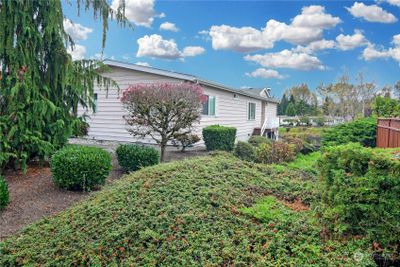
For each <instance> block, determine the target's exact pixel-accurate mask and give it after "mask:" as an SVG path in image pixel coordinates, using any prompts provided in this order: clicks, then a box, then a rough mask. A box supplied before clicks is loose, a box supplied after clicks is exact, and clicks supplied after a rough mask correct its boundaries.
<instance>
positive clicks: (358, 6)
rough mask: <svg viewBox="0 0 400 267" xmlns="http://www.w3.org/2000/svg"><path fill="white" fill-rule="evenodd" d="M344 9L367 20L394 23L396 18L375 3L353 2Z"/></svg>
mask: <svg viewBox="0 0 400 267" xmlns="http://www.w3.org/2000/svg"><path fill="white" fill-rule="evenodd" d="M346 9H347V10H348V11H349V12H350V13H351V14H352V15H353V16H354V17H356V18H363V19H365V20H366V21H369V22H380V23H395V22H396V21H397V18H396V17H395V16H394V15H393V14H392V13H389V12H387V11H385V10H383V9H382V8H381V7H380V6H377V5H369V6H368V5H365V4H364V3H359V2H355V3H354V4H353V6H351V7H346Z"/></svg>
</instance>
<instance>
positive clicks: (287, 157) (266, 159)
mask: <svg viewBox="0 0 400 267" xmlns="http://www.w3.org/2000/svg"><path fill="white" fill-rule="evenodd" d="M256 153H257V161H259V162H261V163H283V162H289V161H293V160H294V159H295V157H296V153H295V148H294V146H293V145H290V144H287V143H285V142H282V141H276V142H273V143H272V144H263V145H260V146H259V147H258V148H257V151H256Z"/></svg>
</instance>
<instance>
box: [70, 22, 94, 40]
mask: <svg viewBox="0 0 400 267" xmlns="http://www.w3.org/2000/svg"><path fill="white" fill-rule="evenodd" d="M63 24H64V30H65V32H66V33H68V34H69V35H70V36H71V38H72V39H73V40H74V41H79V40H86V39H87V38H88V35H89V33H91V32H93V29H91V28H88V27H85V26H82V25H81V24H78V23H73V22H72V21H71V20H69V19H64V21H63Z"/></svg>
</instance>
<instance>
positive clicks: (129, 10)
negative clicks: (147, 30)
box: [111, 0, 165, 27]
mask: <svg viewBox="0 0 400 267" xmlns="http://www.w3.org/2000/svg"><path fill="white" fill-rule="evenodd" d="M154 2H155V0H125V16H126V17H127V18H128V20H129V21H131V22H133V23H134V24H136V25H140V26H145V27H150V26H151V24H152V23H153V21H154V17H165V14H164V13H161V14H160V15H157V14H156V12H155V10H154ZM119 4H120V0H113V1H112V3H111V8H112V9H114V10H116V9H117V8H118V6H119Z"/></svg>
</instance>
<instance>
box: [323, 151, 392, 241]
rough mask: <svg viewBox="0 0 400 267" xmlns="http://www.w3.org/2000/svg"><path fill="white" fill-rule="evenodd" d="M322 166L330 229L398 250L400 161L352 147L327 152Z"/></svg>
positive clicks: (324, 198) (325, 215)
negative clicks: (369, 239) (361, 236)
mask: <svg viewBox="0 0 400 267" xmlns="http://www.w3.org/2000/svg"><path fill="white" fill-rule="evenodd" d="M318 166H319V172H320V175H321V190H320V191H321V192H322V193H321V200H322V203H323V209H322V210H323V218H324V220H325V221H326V222H327V225H328V227H329V228H330V229H331V230H332V231H334V232H337V233H339V234H343V233H350V234H355V235H367V236H368V237H370V238H371V239H372V240H374V241H376V242H378V243H379V244H380V245H382V246H385V247H388V248H390V247H391V246H393V247H395V246H396V245H397V243H398V242H399V241H400V202H399V199H400V160H398V159H397V160H396V159H394V156H393V155H391V154H390V153H385V154H384V153H383V152H377V151H376V150H374V149H371V148H365V147H362V146H361V145H360V144H356V143H351V144H347V145H343V146H337V147H329V148H327V149H326V151H325V153H324V154H323V156H322V158H321V159H320V160H319V162H318Z"/></svg>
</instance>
